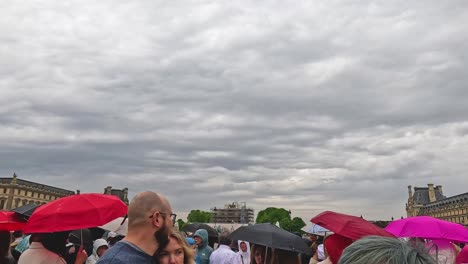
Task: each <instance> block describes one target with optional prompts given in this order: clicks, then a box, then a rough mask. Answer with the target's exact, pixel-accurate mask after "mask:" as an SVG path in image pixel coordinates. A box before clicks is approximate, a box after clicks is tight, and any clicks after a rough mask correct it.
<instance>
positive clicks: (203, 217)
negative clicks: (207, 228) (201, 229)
mask: <svg viewBox="0 0 468 264" xmlns="http://www.w3.org/2000/svg"><path fill="white" fill-rule="evenodd" d="M211 216H212V214H211V213H210V212H205V211H201V210H192V211H190V213H189V215H188V216H187V221H188V222H189V223H209V222H210V220H211Z"/></svg>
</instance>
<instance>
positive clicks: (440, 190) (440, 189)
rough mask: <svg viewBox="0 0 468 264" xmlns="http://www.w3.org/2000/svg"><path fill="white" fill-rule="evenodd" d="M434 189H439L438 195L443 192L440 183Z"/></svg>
mask: <svg viewBox="0 0 468 264" xmlns="http://www.w3.org/2000/svg"><path fill="white" fill-rule="evenodd" d="M436 189H437V190H438V191H439V193H440V195H442V196H443V195H444V193H443V192H442V185H437V186H436Z"/></svg>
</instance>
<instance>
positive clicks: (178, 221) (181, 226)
mask: <svg viewBox="0 0 468 264" xmlns="http://www.w3.org/2000/svg"><path fill="white" fill-rule="evenodd" d="M186 224H187V223H185V222H184V220H182V219H177V226H178V227H179V231H181V230H182V229H183V228H184V226H185V225H186Z"/></svg>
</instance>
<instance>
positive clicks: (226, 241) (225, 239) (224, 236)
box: [219, 233, 232, 246]
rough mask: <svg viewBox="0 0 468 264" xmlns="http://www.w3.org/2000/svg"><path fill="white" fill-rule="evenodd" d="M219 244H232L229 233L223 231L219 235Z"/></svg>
mask: <svg viewBox="0 0 468 264" xmlns="http://www.w3.org/2000/svg"><path fill="white" fill-rule="evenodd" d="M219 244H220V245H225V246H231V244H232V239H230V238H229V234H227V233H223V234H221V236H220V237H219Z"/></svg>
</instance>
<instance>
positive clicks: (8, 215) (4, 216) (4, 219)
mask: <svg viewBox="0 0 468 264" xmlns="http://www.w3.org/2000/svg"><path fill="white" fill-rule="evenodd" d="M25 225H26V221H24V220H22V219H21V218H20V217H18V216H17V215H16V214H15V213H14V212H7V211H0V230H8V231H16V230H22V229H23V227H24V226H25Z"/></svg>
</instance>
